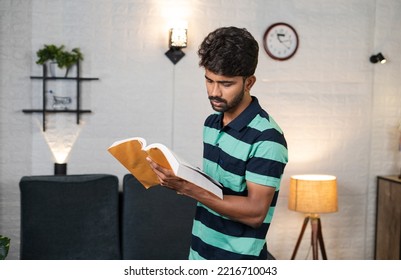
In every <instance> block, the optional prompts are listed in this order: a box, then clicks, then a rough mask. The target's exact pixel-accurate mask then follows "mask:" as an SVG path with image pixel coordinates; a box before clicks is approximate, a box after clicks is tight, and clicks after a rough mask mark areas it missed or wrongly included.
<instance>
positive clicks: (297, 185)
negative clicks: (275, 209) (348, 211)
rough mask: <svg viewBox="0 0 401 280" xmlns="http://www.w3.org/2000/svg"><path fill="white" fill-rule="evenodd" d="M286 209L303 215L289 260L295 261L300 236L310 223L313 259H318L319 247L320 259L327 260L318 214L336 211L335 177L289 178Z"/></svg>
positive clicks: (299, 176) (309, 176) (301, 176)
mask: <svg viewBox="0 0 401 280" xmlns="http://www.w3.org/2000/svg"><path fill="white" fill-rule="evenodd" d="M288 209H290V210H293V211H297V212H302V213H305V219H304V223H303V226H302V229H301V233H300V234H299V237H298V241H297V243H296V245H295V249H294V252H293V254H292V256H291V259H292V260H293V259H295V256H296V254H297V251H298V248H299V245H300V243H301V240H302V236H303V234H304V232H305V229H306V226H307V225H308V223H309V221H310V222H311V226H312V237H311V245H312V253H313V259H314V260H317V259H319V257H318V248H319V246H320V250H321V254H322V258H323V259H324V260H327V255H326V249H325V246H324V242H323V234H322V224H321V221H320V216H319V214H320V213H332V212H337V211H338V202H337V179H336V177H335V176H331V175H296V176H291V178H290V193H289V197H288ZM318 242H319V244H318Z"/></svg>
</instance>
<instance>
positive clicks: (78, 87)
mask: <svg viewBox="0 0 401 280" xmlns="http://www.w3.org/2000/svg"><path fill="white" fill-rule="evenodd" d="M76 68H77V73H76V76H75V77H50V76H48V75H47V66H46V64H44V65H43V75H42V76H31V77H30V78H31V79H33V80H41V81H42V108H40V109H23V110H22V112H23V113H41V114H42V126H43V131H46V114H47V113H73V114H76V115H77V124H79V120H80V115H81V114H84V113H91V112H92V111H91V110H83V109H81V102H80V99H81V82H85V81H95V80H99V78H86V77H80V65H79V62H78V63H77V64H76ZM48 81H72V82H75V83H76V95H75V100H76V108H75V109H73V110H71V109H66V108H65V109H47V108H46V105H47V96H46V93H47V92H48V91H47V86H48V85H47V82H48ZM68 98H70V97H68Z"/></svg>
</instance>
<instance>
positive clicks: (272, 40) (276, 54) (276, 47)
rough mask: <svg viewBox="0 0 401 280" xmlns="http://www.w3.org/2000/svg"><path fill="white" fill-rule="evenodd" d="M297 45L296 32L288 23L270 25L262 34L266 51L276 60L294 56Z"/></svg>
mask: <svg viewBox="0 0 401 280" xmlns="http://www.w3.org/2000/svg"><path fill="white" fill-rule="evenodd" d="M298 45H299V38H298V34H297V32H296V31H295V29H294V28H293V27H292V26H291V25H289V24H288V23H284V22H278V23H274V24H272V25H270V26H269V27H268V28H267V29H266V32H265V34H264V36H263V47H264V49H265V51H266V53H267V54H268V55H269V56H270V57H271V58H273V59H276V60H287V59H290V58H291V57H293V56H294V54H295V53H296V52H297V49H298Z"/></svg>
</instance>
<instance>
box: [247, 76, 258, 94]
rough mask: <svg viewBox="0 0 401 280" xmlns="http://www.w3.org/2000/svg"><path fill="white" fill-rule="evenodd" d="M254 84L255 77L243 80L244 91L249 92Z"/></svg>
mask: <svg viewBox="0 0 401 280" xmlns="http://www.w3.org/2000/svg"><path fill="white" fill-rule="evenodd" d="M255 82H256V77H255V75H252V76H249V77H248V78H246V80H245V90H246V91H250V90H251V88H252V87H253V85H254V84H255Z"/></svg>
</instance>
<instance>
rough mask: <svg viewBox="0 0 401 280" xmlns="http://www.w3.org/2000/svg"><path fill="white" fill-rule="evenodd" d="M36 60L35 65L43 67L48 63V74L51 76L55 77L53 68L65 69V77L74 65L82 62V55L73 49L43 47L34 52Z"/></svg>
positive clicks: (53, 46)
mask: <svg viewBox="0 0 401 280" xmlns="http://www.w3.org/2000/svg"><path fill="white" fill-rule="evenodd" d="M36 55H37V56H38V59H37V60H36V63H37V64H39V65H43V64H45V63H47V62H49V63H50V65H49V66H50V67H49V68H50V72H51V74H52V76H56V75H55V69H54V68H53V67H54V66H55V65H57V66H58V67H59V68H60V69H62V68H65V69H66V71H65V75H64V76H65V77H67V75H68V71H69V70H70V68H71V67H72V66H73V65H75V64H76V63H77V62H78V61H80V60H83V59H84V57H83V54H82V53H81V51H80V49H79V48H74V49H72V50H71V51H67V50H65V47H64V45H61V46H56V45H53V44H52V45H44V47H43V48H41V49H40V50H38V51H37V52H36Z"/></svg>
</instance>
